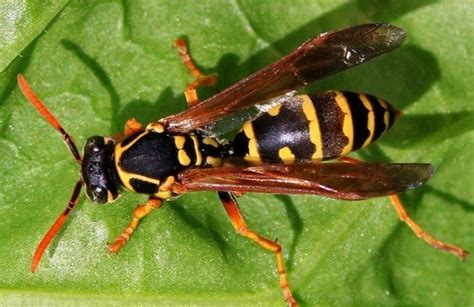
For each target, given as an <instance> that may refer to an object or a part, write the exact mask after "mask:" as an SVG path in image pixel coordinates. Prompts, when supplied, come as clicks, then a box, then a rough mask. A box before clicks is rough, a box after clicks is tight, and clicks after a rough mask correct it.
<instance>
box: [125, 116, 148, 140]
mask: <svg viewBox="0 0 474 307" xmlns="http://www.w3.org/2000/svg"><path fill="white" fill-rule="evenodd" d="M142 129H143V126H142V124H141V123H140V122H138V121H137V120H136V119H135V118H130V119H129V120H127V122H126V123H125V127H124V129H123V135H124V137H129V136H131V135H132V134H134V133H136V132H138V131H140V130H142Z"/></svg>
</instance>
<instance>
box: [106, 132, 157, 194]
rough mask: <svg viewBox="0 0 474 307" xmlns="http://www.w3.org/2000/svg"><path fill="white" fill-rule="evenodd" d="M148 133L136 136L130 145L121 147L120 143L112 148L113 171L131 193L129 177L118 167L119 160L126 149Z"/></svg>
mask: <svg viewBox="0 0 474 307" xmlns="http://www.w3.org/2000/svg"><path fill="white" fill-rule="evenodd" d="M147 133H149V132H148V131H146V130H145V131H143V133H141V134H139V135H137V136H136V137H135V139H134V140H133V141H131V142H130V143H128V144H127V145H126V146H122V143H117V144H115V147H114V164H115V169H116V170H117V173H118V175H119V178H120V181H121V182H122V183H123V185H125V187H126V188H127V189H129V190H131V191H135V190H134V189H133V188H132V187H131V185H130V183H129V181H130V177H129V176H128V175H130V174H129V173H128V172H126V171H124V170H122V168H121V167H120V163H119V162H120V158H121V157H122V154H123V153H124V152H125V151H127V149H129V148H130V147H131V146H133V144H135V143H136V142H137V141H138V140H139V139H140V138H141V137H142V136H143V135H145V134H147ZM127 174H128V175H127Z"/></svg>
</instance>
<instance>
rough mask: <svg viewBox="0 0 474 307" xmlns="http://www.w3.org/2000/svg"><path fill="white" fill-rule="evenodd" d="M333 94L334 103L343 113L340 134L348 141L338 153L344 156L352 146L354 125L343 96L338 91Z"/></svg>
mask: <svg viewBox="0 0 474 307" xmlns="http://www.w3.org/2000/svg"><path fill="white" fill-rule="evenodd" d="M335 93H336V103H337V105H338V107H339V108H340V109H341V111H342V112H343V113H344V119H343V123H342V133H344V135H345V136H346V137H347V139H348V142H347V144H346V146H344V148H343V149H342V151H341V153H340V155H341V156H344V155H346V154H347V153H348V152H350V151H351V150H352V147H353V145H354V125H353V123H352V115H351V109H350V108H349V103H348V102H347V99H346V97H344V95H343V94H342V93H341V92H339V91H336V92H335Z"/></svg>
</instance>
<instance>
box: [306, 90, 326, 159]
mask: <svg viewBox="0 0 474 307" xmlns="http://www.w3.org/2000/svg"><path fill="white" fill-rule="evenodd" d="M300 97H301V99H303V104H302V106H303V113H304V115H305V116H306V119H307V120H308V121H309V137H310V140H311V143H313V144H314V145H315V146H316V151H315V152H314V153H313V155H312V156H311V159H312V160H320V159H322V158H323V139H322V135H321V129H320V128H319V121H318V116H317V115H316V109H315V108H314V104H313V102H312V101H311V98H309V96H308V95H301V96H300Z"/></svg>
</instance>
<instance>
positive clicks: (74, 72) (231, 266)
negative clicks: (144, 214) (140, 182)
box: [0, 0, 474, 306]
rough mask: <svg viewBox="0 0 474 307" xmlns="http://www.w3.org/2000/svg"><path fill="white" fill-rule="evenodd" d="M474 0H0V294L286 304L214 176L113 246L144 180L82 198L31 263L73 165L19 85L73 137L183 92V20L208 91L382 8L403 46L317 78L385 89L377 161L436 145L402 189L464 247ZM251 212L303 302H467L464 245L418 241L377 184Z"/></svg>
mask: <svg viewBox="0 0 474 307" xmlns="http://www.w3.org/2000/svg"><path fill="white" fill-rule="evenodd" d="M473 15H474V12H473V3H472V1H411V0H399V1H375V0H374V1H362V0H360V1H334V0H327V1H326V0H325V1H293V0H292V1H290V0H288V1H283V0H279V1H269V0H268V1H237V0H236V1H217V0H216V1H145V0H137V1H79V0H78V1H27V0H23V1H20V0H19V1H8V0H7V1H2V2H0V29H1V30H0V71H1V73H0V157H1V158H0V172H1V176H0V215H1V216H2V218H1V219H0V231H1V236H0V246H2V248H1V249H0V305H5V306H7V305H8V306H12V305H44V306H46V305H48V306H56V305H57V306H64V305H70V306H75V305H99V304H100V305H102V306H112V305H113V306H121V305H140V306H141V305H147V304H153V305H190V304H193V305H220V304H229V303H232V304H234V305H254V304H260V305H262V306H266V305H268V306H274V305H280V306H283V305H284V301H283V299H282V294H281V291H280V289H279V286H278V280H277V274H276V270H275V264H274V256H273V255H272V254H270V253H266V252H264V251H262V250H261V249H260V248H259V247H258V246H256V245H255V244H254V243H253V242H250V241H249V240H247V239H244V238H241V237H239V236H238V235H237V234H235V233H234V230H233V228H232V226H231V224H230V222H229V221H228V219H227V217H226V214H225V212H224V210H223V208H222V206H221V205H220V203H219V201H218V199H217V196H216V195H215V194H214V193H194V194H188V195H184V196H182V197H180V198H179V199H178V200H176V201H173V202H170V203H168V205H167V206H165V207H164V208H162V209H160V210H159V211H157V212H155V213H154V214H152V215H151V216H149V217H148V218H147V219H146V220H145V221H144V222H143V223H142V225H141V227H140V228H139V230H138V231H137V232H136V234H135V235H134V238H133V239H132V240H131V241H130V243H129V244H128V245H127V246H126V247H125V248H124V249H123V250H122V251H121V253H120V254H118V255H116V256H111V255H109V254H108V253H107V252H106V251H105V246H106V243H107V242H109V241H112V240H113V239H114V238H115V237H116V236H117V235H118V234H119V233H120V232H121V231H122V230H123V228H124V227H125V226H126V224H127V223H128V221H129V217H130V214H131V212H132V210H133V208H134V206H135V205H136V204H137V203H139V202H142V201H143V200H144V199H145V197H144V196H141V195H132V194H131V193H124V195H123V197H122V198H121V199H120V200H118V201H117V202H115V203H114V204H109V205H104V206H102V207H101V208H98V207H99V206H97V205H95V204H92V203H91V202H90V201H88V200H87V199H86V198H85V197H82V198H81V201H80V204H79V206H78V209H77V210H76V211H75V212H74V213H73V214H72V216H71V219H70V221H69V222H68V223H67V224H66V227H65V228H64V230H63V231H61V232H60V234H59V236H58V238H57V239H56V240H54V241H53V243H52V245H51V246H50V247H49V248H48V250H47V251H46V253H45V256H44V258H43V261H42V263H41V265H40V267H39V270H38V272H37V273H36V274H34V275H33V274H32V273H30V271H29V268H30V261H31V256H32V254H33V252H34V250H35V248H36V245H37V244H38V242H39V241H40V240H41V238H42V236H43V235H44V234H45V232H46V231H47V230H48V228H49V227H50V225H51V224H52V223H53V221H54V219H55V218H56V217H57V215H58V214H59V213H60V212H61V211H62V210H63V208H64V206H65V203H66V201H67V199H68V197H69V196H70V191H71V189H72V187H73V184H74V182H75V181H76V180H77V178H78V176H79V175H78V167H77V165H76V163H75V162H74V161H73V159H71V157H70V154H69V152H68V151H67V150H66V149H65V147H64V145H63V144H62V141H61V139H60V137H59V136H58V135H57V134H56V132H55V131H54V130H53V129H52V128H51V127H50V126H49V125H48V124H47V123H46V122H45V121H44V120H43V119H41V118H40V116H38V114H37V112H36V111H35V110H34V109H33V108H32V107H31V106H30V105H29V104H28V102H27V101H26V100H25V99H24V98H23V97H22V95H21V94H20V91H19V89H18V86H17V83H16V74H18V73H20V72H22V73H25V74H26V76H27V78H28V80H29V81H30V82H31V85H32V87H33V88H34V89H35V91H36V92H37V93H38V95H39V96H40V97H41V98H42V99H43V100H44V101H45V103H46V105H47V106H48V107H49V108H50V109H51V110H52V112H53V113H54V114H55V115H56V116H57V117H58V118H59V120H60V121H61V122H62V123H63V125H64V126H65V128H66V129H67V130H68V131H69V132H70V133H71V134H72V135H73V136H74V137H75V140H76V142H77V143H78V144H80V146H82V144H83V143H84V141H85V140H86V139H87V137H89V136H91V135H114V134H116V133H118V132H120V131H122V127H123V124H124V123H125V121H126V119H127V118H130V117H136V118H137V119H139V120H140V121H141V122H144V123H146V122H149V121H152V120H154V119H159V118H161V117H163V116H166V115H169V114H172V113H175V112H178V111H180V110H183V109H184V108H185V107H186V103H185V99H184V96H183V94H182V91H183V89H184V87H185V86H186V84H187V83H189V82H190V81H192V78H191V77H190V76H189V74H188V72H187V71H186V69H185V67H184V66H183V65H182V64H181V61H180V59H179V57H178V55H177V52H176V51H175V50H174V49H173V48H172V44H173V42H174V40H175V39H176V38H177V37H180V36H184V37H186V38H187V40H188V41H189V43H190V49H191V53H192V55H193V57H194V58H195V59H196V62H197V64H198V66H199V67H200V68H202V70H203V71H204V72H206V73H211V72H216V73H217V74H218V75H219V84H218V86H217V87H216V88H215V89H207V90H204V91H202V92H201V97H207V96H209V95H212V94H214V93H216V92H218V91H219V90H222V89H224V88H225V87H227V86H229V85H231V84H232V83H235V82H236V81H238V80H240V79H241V78H243V77H245V76H247V75H248V74H250V73H252V72H254V71H255V70H256V69H258V68H260V67H263V66H264V65H266V64H269V63H271V62H273V61H275V60H276V59H278V58H279V57H281V56H282V55H284V54H286V53H288V52H290V51H291V50H292V49H293V48H295V47H296V46H298V45H299V44H300V43H301V42H303V41H304V40H306V39H308V38H310V37H312V36H315V35H316V34H318V33H320V32H325V31H329V30H334V29H338V28H342V27H348V26H351V25H355V24H360V23H367V22H389V23H393V24H395V25H398V26H400V27H402V28H404V29H405V30H406V31H407V32H408V38H407V41H406V43H405V44H404V45H403V46H402V47H401V48H400V49H399V50H396V51H394V52H392V53H390V54H388V55H385V56H383V57H381V58H378V59H376V60H374V61H371V62H369V63H366V64H364V65H362V66H360V67H358V68H356V69H353V70H351V71H349V72H345V73H343V74H341V75H338V76H335V77H333V78H331V79H328V80H326V81H324V82H320V83H318V84H316V85H314V86H312V87H311V90H320V89H344V90H353V91H361V92H367V93H370V94H374V95H378V96H380V97H383V98H385V99H386V100H388V101H390V102H391V103H392V104H393V105H395V106H397V107H399V108H400V109H402V110H403V112H404V113H405V116H404V117H403V118H402V119H401V120H400V121H399V122H398V123H397V124H396V125H395V127H394V128H393V129H392V130H391V132H390V133H388V134H387V135H386V136H385V137H384V138H383V139H382V140H380V141H379V142H377V143H376V144H374V145H372V146H370V147H369V148H368V149H366V150H364V151H361V153H360V155H359V157H362V158H364V159H366V160H370V161H385V162H430V163H433V164H434V165H435V167H436V169H437V173H436V175H435V176H434V177H433V179H432V180H431V181H430V182H429V183H428V184H427V185H425V186H424V187H422V188H420V189H417V190H415V191H413V192H410V193H407V194H405V195H402V199H403V200H404V201H405V202H406V205H407V208H408V210H409V212H410V214H411V215H412V216H413V217H414V219H415V220H416V221H418V222H419V223H420V224H421V225H423V226H424V227H425V229H426V230H427V231H428V232H430V233H432V234H433V235H435V236H437V237H439V238H440V239H442V240H445V241H447V242H450V243H456V244H458V245H460V246H462V247H464V248H466V249H468V250H471V251H472V250H474V238H473V235H472V229H473V228H474V227H473V226H474V219H473V209H474V203H473V201H472V199H473V198H474V188H473V179H472V178H473V176H474V167H473V163H472V157H473V156H474V155H473V153H474V150H473V148H474V146H473V143H474V142H473V128H474V116H473V114H474V113H473V107H472V105H473V103H472V100H473V96H474V95H473V91H472V85H473V84H474V83H473V81H474V80H473V79H474V76H473V68H474V63H473V59H472V56H473V49H474V48H473V43H472V41H473V39H474V34H473V33H474V32H473V30H474V23H473V22H472V21H471V18H472V16H473ZM240 203H241V208H242V211H243V213H244V215H245V216H246V218H247V222H248V224H249V225H250V227H251V228H253V229H254V230H256V231H258V232H260V233H261V234H264V235H266V236H268V237H269V238H278V241H279V242H280V243H281V244H282V246H283V248H284V256H285V261H286V264H287V268H288V269H289V279H290V282H291V285H292V288H293V290H294V292H295V295H296V297H297V298H298V299H299V300H300V302H301V304H302V305H307V306H313V305H392V306H393V305H431V306H449V305H451V306H467V305H472V304H474V298H473V293H474V289H473V288H474V286H473V285H474V284H473V283H472V280H473V277H474V266H473V264H472V259H468V261H467V262H466V263H462V262H460V261H459V260H457V259H456V258H455V257H453V256H452V255H449V254H446V253H442V252H439V251H436V250H434V249H432V248H431V247H429V246H428V245H426V244H425V243H423V242H422V241H421V240H418V239H417V238H416V237H415V236H414V235H413V234H412V233H411V231H410V230H409V229H408V228H407V227H406V225H403V224H402V223H400V222H399V221H398V219H397V216H396V214H395V212H394V210H393V209H392V208H391V205H390V202H389V200H388V199H387V198H380V199H374V200H369V201H362V202H343V201H336V200H328V199H324V198H318V197H309V196H299V197H290V196H274V195H263V194H261V195H257V194H248V195H245V196H244V197H243V198H241V199H240Z"/></svg>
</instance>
